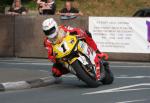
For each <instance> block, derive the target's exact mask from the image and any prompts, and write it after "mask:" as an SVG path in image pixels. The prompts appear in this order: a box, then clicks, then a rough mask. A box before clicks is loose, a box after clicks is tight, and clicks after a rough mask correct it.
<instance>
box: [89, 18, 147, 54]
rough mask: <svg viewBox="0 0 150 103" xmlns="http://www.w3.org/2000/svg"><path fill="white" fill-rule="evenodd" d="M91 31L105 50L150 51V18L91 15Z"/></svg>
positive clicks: (100, 46) (99, 45) (125, 51)
mask: <svg viewBox="0 0 150 103" xmlns="http://www.w3.org/2000/svg"><path fill="white" fill-rule="evenodd" d="M89 31H90V32H91V33H92V36H93V39H94V40H95V41H96V43H97V45H98V48H99V49H100V50H102V51H103V52H120V53H150V18H131V17H130V18H129V17H89Z"/></svg>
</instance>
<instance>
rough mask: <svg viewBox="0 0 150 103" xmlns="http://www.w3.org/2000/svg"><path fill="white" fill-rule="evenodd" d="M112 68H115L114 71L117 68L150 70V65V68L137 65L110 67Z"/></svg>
mask: <svg viewBox="0 0 150 103" xmlns="http://www.w3.org/2000/svg"><path fill="white" fill-rule="evenodd" d="M110 67H114V68H113V69H115V68H117V69H118V68H119V69H120V68H124V69H130V68H134V69H137V68H149V69H150V65H149V66H137V65H133V66H113V65H110Z"/></svg>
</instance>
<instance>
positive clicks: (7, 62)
mask: <svg viewBox="0 0 150 103" xmlns="http://www.w3.org/2000/svg"><path fill="white" fill-rule="evenodd" d="M0 63H4V64H20V65H22V64H23V65H24V64H26V65H53V63H21V62H19V63H9V62H0Z"/></svg>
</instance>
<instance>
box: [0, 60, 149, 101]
mask: <svg viewBox="0 0 150 103" xmlns="http://www.w3.org/2000/svg"><path fill="white" fill-rule="evenodd" d="M110 65H111V69H112V72H113V73H114V75H115V81H114V83H113V84H111V85H101V86H99V87H98V88H87V87H86V85H85V84H84V83H83V82H82V81H79V80H78V79H77V78H76V77H74V76H72V75H70V74H68V75H66V76H63V81H62V83H60V84H53V85H50V86H47V87H41V88H35V89H26V90H19V91H6V92H0V102H1V103H150V63H148V62H147V63H144V62H142V63H140V62H110ZM51 66H52V64H51V63H49V62H48V61H47V60H45V59H15V58H10V59H7V58H6V59H0V70H3V69H5V70H14V71H15V70H20V71H29V72H30V71H32V72H31V73H32V74H33V76H34V75H36V72H40V73H41V74H43V75H42V76H44V75H45V76H49V74H50V73H49V69H50V68H51ZM33 71H36V72H35V73H34V72H33ZM16 75H17V74H16ZM30 75H31V74H30ZM8 77H9V75H8ZM9 78H10V77H9ZM12 78H13V77H12ZM14 79H17V78H14ZM28 79H29V78H28ZM8 80H9V79H8ZM0 81H5V80H1V79H0Z"/></svg>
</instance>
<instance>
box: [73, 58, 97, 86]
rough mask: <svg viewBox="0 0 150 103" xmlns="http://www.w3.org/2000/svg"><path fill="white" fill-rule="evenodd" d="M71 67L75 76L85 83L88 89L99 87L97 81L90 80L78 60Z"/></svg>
mask: <svg viewBox="0 0 150 103" xmlns="http://www.w3.org/2000/svg"><path fill="white" fill-rule="evenodd" d="M72 67H73V68H74V70H75V71H76V75H77V77H78V78H79V79H81V80H82V81H83V82H85V83H86V84H87V85H88V86H89V87H93V88H94V87H98V86H99V85H100V82H99V81H96V80H95V79H94V78H92V77H91V76H90V75H89V74H88V73H87V72H86V70H85V68H84V67H85V66H84V65H83V64H82V63H81V62H80V61H78V60H76V61H75V62H74V63H72Z"/></svg>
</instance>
